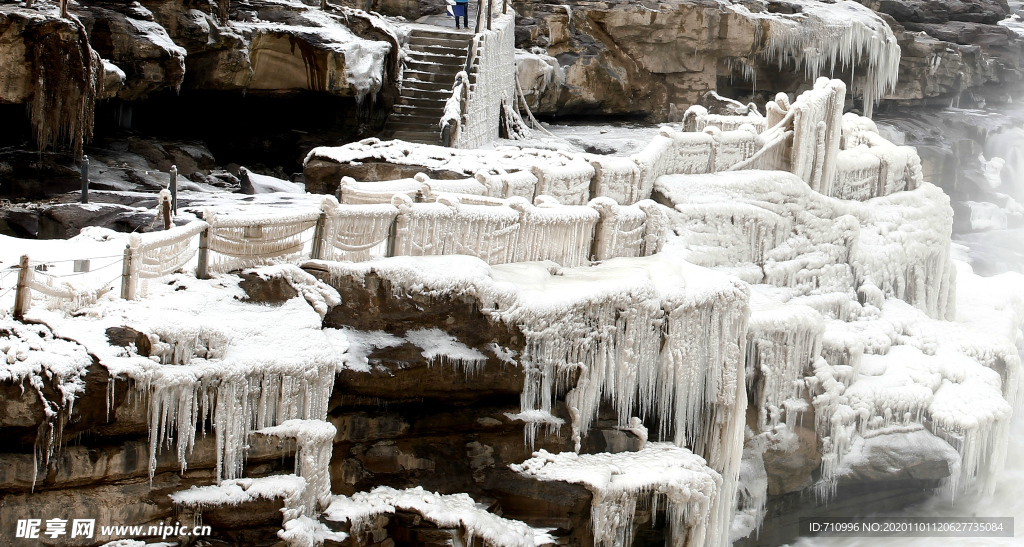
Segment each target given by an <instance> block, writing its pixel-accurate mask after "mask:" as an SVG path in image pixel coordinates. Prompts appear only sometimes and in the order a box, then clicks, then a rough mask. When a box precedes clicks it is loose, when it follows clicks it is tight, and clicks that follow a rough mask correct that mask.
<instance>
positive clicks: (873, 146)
mask: <svg viewBox="0 0 1024 547" xmlns="http://www.w3.org/2000/svg"><path fill="white" fill-rule="evenodd" d="M843 140H844V141H845V142H844V145H845V146H844V149H842V150H839V153H838V154H837V156H836V173H835V177H834V179H833V180H832V184H831V185H829V187H828V188H827V190H828V192H827V193H828V195H831V196H832V197H837V198H840V199H854V200H860V201H863V200H866V199H871V198H875V197H880V196H888V195H890V194H894V193H896V192H901V191H903V190H913V189H914V188H917V186H918V185H919V184H920V183H921V182H922V181H923V180H924V177H923V174H922V172H921V158H920V157H919V156H918V155H917V152H916V151H915V150H914V149H913V148H912V147H909V146H896V145H894V144H893V143H891V142H889V141H887V140H886V139H884V138H882V136H881V135H879V134H878V130H877V128H876V127H875V124H874V123H873V122H872V121H871V120H869V119H867V118H863V117H861V116H857V115H855V114H847V115H845V116H843Z"/></svg>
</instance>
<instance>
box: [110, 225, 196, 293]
mask: <svg viewBox="0 0 1024 547" xmlns="http://www.w3.org/2000/svg"><path fill="white" fill-rule="evenodd" d="M208 228H209V224H207V223H206V222H190V223H189V224H186V225H185V226H180V227H175V228H171V229H170V230H166V231H163V232H154V233H148V234H134V235H132V237H131V239H130V240H129V241H130V242H129V244H128V248H127V249H126V250H125V255H124V270H125V282H124V283H123V284H122V287H121V297H122V298H125V299H127V300H133V299H135V297H136V296H137V292H138V288H139V284H140V281H142V280H147V279H155V278H158V277H163V276H165V275H167V274H169V273H172V272H175V271H177V270H179V269H181V268H182V267H184V266H185V265H186V264H188V262H189V261H190V260H191V259H192V257H193V256H195V254H196V251H198V241H197V240H196V236H198V235H199V234H201V233H203V232H204V231H205V230H207V229H208Z"/></svg>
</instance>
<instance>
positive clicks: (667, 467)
mask: <svg viewBox="0 0 1024 547" xmlns="http://www.w3.org/2000/svg"><path fill="white" fill-rule="evenodd" d="M511 468H512V470H513V471H516V472H517V473H520V474H522V475H524V476H527V477H534V478H537V479H539V480H543V481H564V482H569V483H574V484H581V485H583V486H585V487H586V488H587V489H588V490H590V492H591V493H592V494H593V496H594V498H593V501H591V504H590V507H591V509H590V511H591V517H590V522H591V524H592V525H593V527H594V544H595V545H600V546H607V547H611V546H613V545H630V544H631V543H632V537H633V514H634V513H635V511H636V507H637V503H638V501H641V500H642V501H643V502H644V503H645V504H646V505H648V506H649V507H650V508H651V513H652V515H654V516H656V515H657V514H658V506H659V505H661V504H664V507H665V509H666V518H667V521H668V529H669V540H668V542H667V543H668V544H669V545H673V546H679V547H681V546H683V545H721V544H724V542H725V541H726V539H727V538H725V537H721V536H720V535H719V534H720V533H721V532H720V530H719V528H718V524H717V523H716V518H718V516H717V515H716V514H715V513H714V512H713V509H712V508H713V507H714V506H715V505H716V499H717V498H718V497H719V496H723V495H726V494H725V493H723V492H722V490H721V488H722V478H721V476H720V475H719V474H718V473H717V472H716V471H715V470H713V469H711V468H709V467H708V466H707V465H706V464H705V462H704V460H703V459H702V458H701V457H699V456H696V455H695V454H693V453H692V452H690V451H689V450H686V449H685V448H679V447H677V446H675V445H672V444H670V443H648V444H647V445H646V446H645V447H644V448H643V449H642V450H640V451H639V452H624V453H619V454H575V453H573V452H563V453H561V454H551V453H549V452H547V451H545V450H540V451H538V452H537V453H535V454H534V457H533V458H531V459H529V460H526V461H525V462H523V463H521V464H514V465H512V466H511Z"/></svg>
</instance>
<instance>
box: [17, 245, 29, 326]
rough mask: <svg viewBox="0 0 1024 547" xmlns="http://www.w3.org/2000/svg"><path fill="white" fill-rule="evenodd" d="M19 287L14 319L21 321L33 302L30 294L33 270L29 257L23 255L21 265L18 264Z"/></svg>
mask: <svg viewBox="0 0 1024 547" xmlns="http://www.w3.org/2000/svg"><path fill="white" fill-rule="evenodd" d="M18 268H19V271H18V286H17V288H16V289H15V290H14V318H15V319H16V320H18V321H21V320H22V319H24V318H25V310H27V309H28V306H29V302H30V301H31V300H32V293H31V292H29V288H28V284H29V282H30V281H31V280H32V270H31V269H30V268H29V267H28V255H21V263H20V264H18Z"/></svg>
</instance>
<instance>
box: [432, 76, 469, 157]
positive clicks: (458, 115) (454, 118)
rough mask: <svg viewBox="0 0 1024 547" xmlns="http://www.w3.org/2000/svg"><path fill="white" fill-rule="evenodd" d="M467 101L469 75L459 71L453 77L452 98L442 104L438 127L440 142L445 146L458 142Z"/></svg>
mask: <svg viewBox="0 0 1024 547" xmlns="http://www.w3.org/2000/svg"><path fill="white" fill-rule="evenodd" d="M468 100H469V75H468V74H466V71H464V70H460V71H459V73H458V74H456V75H455V83H454V84H452V96H451V97H448V100H446V101H445V103H444V113H443V114H442V115H441V121H440V122H438V127H439V128H440V130H441V142H442V143H443V144H444V145H445V146H451V145H452V143H455V142H458V141H459V134H460V132H461V128H462V118H463V115H464V114H465V112H466V102H467V101H468Z"/></svg>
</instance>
